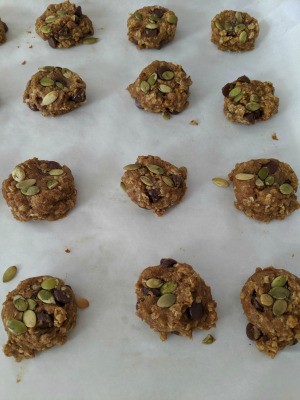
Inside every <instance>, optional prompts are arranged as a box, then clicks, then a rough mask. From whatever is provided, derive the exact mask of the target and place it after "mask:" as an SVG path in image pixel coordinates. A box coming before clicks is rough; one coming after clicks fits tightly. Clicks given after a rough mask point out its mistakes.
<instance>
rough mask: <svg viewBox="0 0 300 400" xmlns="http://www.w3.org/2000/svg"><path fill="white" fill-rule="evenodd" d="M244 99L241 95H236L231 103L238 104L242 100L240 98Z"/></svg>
mask: <svg viewBox="0 0 300 400" xmlns="http://www.w3.org/2000/svg"><path fill="white" fill-rule="evenodd" d="M243 97H244V94H243V93H240V94H238V95H237V96H235V98H234V99H233V101H234V102H235V103H238V102H239V101H240V100H242V98H243Z"/></svg>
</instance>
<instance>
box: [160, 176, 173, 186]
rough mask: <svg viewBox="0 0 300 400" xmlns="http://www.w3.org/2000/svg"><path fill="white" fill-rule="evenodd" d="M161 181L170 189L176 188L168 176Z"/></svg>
mask: <svg viewBox="0 0 300 400" xmlns="http://www.w3.org/2000/svg"><path fill="white" fill-rule="evenodd" d="M161 179H162V180H163V181H164V182H165V184H166V185H167V186H169V187H174V182H173V181H172V179H171V178H170V177H168V176H165V175H164V176H162V177H161Z"/></svg>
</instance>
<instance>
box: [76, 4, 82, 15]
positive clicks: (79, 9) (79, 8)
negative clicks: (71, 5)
mask: <svg viewBox="0 0 300 400" xmlns="http://www.w3.org/2000/svg"><path fill="white" fill-rule="evenodd" d="M75 15H77V17H81V16H82V10H81V7H80V6H78V7H77V8H76V10H75Z"/></svg>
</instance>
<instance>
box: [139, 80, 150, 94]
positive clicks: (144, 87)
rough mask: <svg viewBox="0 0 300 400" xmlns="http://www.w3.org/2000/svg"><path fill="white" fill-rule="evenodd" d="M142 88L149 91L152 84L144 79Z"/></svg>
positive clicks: (143, 90) (145, 91)
mask: <svg viewBox="0 0 300 400" xmlns="http://www.w3.org/2000/svg"><path fill="white" fill-rule="evenodd" d="M140 89H141V91H142V92H144V93H147V92H149V90H150V85H149V83H148V82H147V81H142V82H141V84H140Z"/></svg>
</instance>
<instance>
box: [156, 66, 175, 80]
mask: <svg viewBox="0 0 300 400" xmlns="http://www.w3.org/2000/svg"><path fill="white" fill-rule="evenodd" d="M166 71H172V69H171V68H170V67H169V66H168V65H163V66H161V67H159V68H157V71H156V72H157V75H158V77H159V78H160V79H163V80H164V78H163V76H162V74H163V73H164V72H166ZM172 72H173V71H172Z"/></svg>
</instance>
